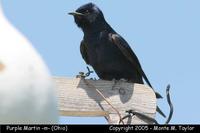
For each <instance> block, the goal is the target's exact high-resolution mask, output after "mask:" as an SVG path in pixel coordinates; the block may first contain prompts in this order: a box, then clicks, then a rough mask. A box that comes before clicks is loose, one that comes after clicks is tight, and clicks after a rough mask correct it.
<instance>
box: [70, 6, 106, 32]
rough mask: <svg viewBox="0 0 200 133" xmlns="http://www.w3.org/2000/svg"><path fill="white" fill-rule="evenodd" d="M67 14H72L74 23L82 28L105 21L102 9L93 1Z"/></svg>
mask: <svg viewBox="0 0 200 133" xmlns="http://www.w3.org/2000/svg"><path fill="white" fill-rule="evenodd" d="M69 15H73V16H74V20H75V23H76V24H77V26H78V27H80V28H82V29H84V28H88V27H91V26H92V25H96V24H99V23H100V22H104V21H105V20H104V16H103V13H102V11H101V10H100V9H99V8H98V7H97V6H96V5H95V4H93V3H88V4H85V5H82V6H81V7H79V8H78V9H77V10H76V11H75V12H70V13H69Z"/></svg>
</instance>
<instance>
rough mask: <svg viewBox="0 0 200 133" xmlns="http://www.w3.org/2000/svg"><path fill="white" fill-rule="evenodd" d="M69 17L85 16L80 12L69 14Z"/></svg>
mask: <svg viewBox="0 0 200 133" xmlns="http://www.w3.org/2000/svg"><path fill="white" fill-rule="evenodd" d="M68 14H69V15H73V16H84V14H83V13H79V12H69V13H68Z"/></svg>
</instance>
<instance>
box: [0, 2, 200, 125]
mask: <svg viewBox="0 0 200 133" xmlns="http://www.w3.org/2000/svg"><path fill="white" fill-rule="evenodd" d="M1 1H2V5H3V9H4V13H5V15H6V17H7V18H8V19H9V21H10V22H11V23H12V24H13V25H14V26H15V27H16V28H17V29H18V30H20V32H21V33H23V34H24V35H25V36H26V37H27V38H28V39H29V40H30V42H31V43H32V44H33V46H34V47H35V48H36V49H37V51H38V52H39V53H40V54H41V56H42V58H43V59H44V61H45V62H46V64H47V66H48V67H49V70H50V71H51V73H52V75H54V76H67V77H74V76H75V75H77V74H78V72H80V71H86V64H85V62H84V61H83V59H82V57H81V54H80V50H79V47H80V41H81V40H82V37H83V33H82V31H81V30H80V29H79V28H77V26H76V25H75V23H74V19H73V18H72V16H69V15H67V13H68V12H71V11H74V10H75V9H76V8H78V7H79V6H81V5H83V4H85V3H88V2H93V3H95V4H96V5H97V6H98V7H99V8H100V9H101V10H102V11H103V13H104V16H105V18H106V20H107V22H108V23H109V24H110V25H111V26H112V27H113V28H114V29H115V31H117V32H118V33H119V34H120V35H122V36H123V37H124V38H125V39H126V41H127V42H128V43H129V45H130V46H131V48H132V49H133V51H134V52H135V53H136V55H137V56H138V58H139V60H140V63H141V65H142V67H143V69H144V71H145V73H146V75H147V76H148V78H149V80H150V82H151V84H152V85H153V86H154V88H155V89H156V91H157V92H159V93H160V94H162V95H163V96H164V99H162V100H159V101H158V105H159V106H160V108H161V109H162V110H163V111H164V112H165V114H168V113H169V107H168V104H167V102H166V97H165V88H166V86H167V84H170V85H171V90H170V93H171V97H172V102H173V104H174V115H173V117H172V120H171V124H199V123H200V104H199V102H200V96H199V94H200V87H199V83H200V78H199V75H200V60H199V57H200V8H199V7H200V1H199V0H190V1H189V0H167V1H160V0H151V1H145V0H126V1H122V0H118V1H114V0H109V1H106V0H104V1H103V0H101V1H100V0H99V1H97V0H90V1H88V0H84V1H83V0H76V1H75V0H52V1H50V0H1ZM92 76H93V77H96V75H95V74H93V75H92ZM156 119H157V120H158V122H159V123H164V122H165V119H163V118H162V117H160V116H159V115H157V116H156ZM60 123H67V124H74V123H76V124H104V123H106V120H105V119H104V118H86V117H85V118H79V117H60Z"/></svg>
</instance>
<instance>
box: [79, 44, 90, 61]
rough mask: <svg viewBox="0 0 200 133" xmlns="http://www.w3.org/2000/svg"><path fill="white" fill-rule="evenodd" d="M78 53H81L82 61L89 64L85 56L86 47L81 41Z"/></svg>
mask: <svg viewBox="0 0 200 133" xmlns="http://www.w3.org/2000/svg"><path fill="white" fill-rule="evenodd" d="M80 52H81V55H82V57H83V59H84V60H85V62H86V63H87V64H89V60H88V56H87V47H86V45H85V43H84V41H83V40H82V41H81V45H80Z"/></svg>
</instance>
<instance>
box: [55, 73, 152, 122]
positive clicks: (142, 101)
mask: <svg viewBox="0 0 200 133" xmlns="http://www.w3.org/2000/svg"><path fill="white" fill-rule="evenodd" d="M53 79H54V81H55V83H56V88H57V90H56V91H57V96H58V104H59V110H60V114H61V115H65V116H105V117H106V119H107V120H108V122H109V123H110V124H118V122H119V116H118V115H117V113H116V111H115V110H113V108H111V106H110V105H108V103H107V102H106V101H105V100H104V99H103V98H102V97H101V96H100V95H99V94H98V93H97V91H96V90H95V89H94V88H91V87H89V86H88V85H87V84H86V83H85V82H84V80H83V79H80V78H67V77H54V78H53ZM87 81H88V82H89V83H90V84H92V85H94V86H95V87H96V88H98V90H99V91H100V92H101V93H102V94H103V95H104V96H105V97H106V99H107V100H108V101H110V102H111V104H112V105H113V106H114V107H115V108H117V110H118V111H119V112H120V114H121V115H122V117H123V116H124V115H126V113H125V111H126V110H129V109H134V110H135V111H138V112H142V113H144V114H145V115H147V116H149V117H152V118H154V117H155V113H156V97H155V94H154V92H153V91H152V89H151V88H150V87H148V86H146V85H141V84H133V83H127V82H124V81H118V82H114V81H105V80H87ZM124 122H125V124H127V123H129V124H130V123H131V124H150V122H149V121H146V120H143V119H140V118H139V117H137V116H134V117H133V119H131V120H129V122H128V121H127V119H126V120H125V121H124Z"/></svg>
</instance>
